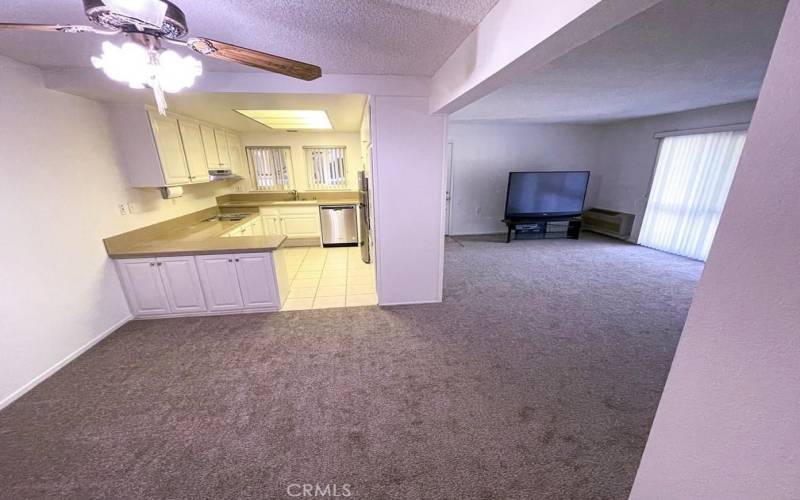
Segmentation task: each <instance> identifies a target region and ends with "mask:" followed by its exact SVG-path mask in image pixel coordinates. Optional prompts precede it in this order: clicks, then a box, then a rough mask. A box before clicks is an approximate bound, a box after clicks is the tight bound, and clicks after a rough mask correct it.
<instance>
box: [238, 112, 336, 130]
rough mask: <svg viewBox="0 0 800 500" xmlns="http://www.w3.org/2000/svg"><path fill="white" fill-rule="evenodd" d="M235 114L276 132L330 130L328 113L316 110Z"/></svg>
mask: <svg viewBox="0 0 800 500" xmlns="http://www.w3.org/2000/svg"><path fill="white" fill-rule="evenodd" d="M236 112H237V113H241V114H243V115H244V116H246V117H248V118H250V119H251V120H255V121H257V122H258V123H260V124H262V125H266V126H267V127H269V128H273V129H278V130H299V129H303V130H313V129H317V130H330V129H332V128H333V126H332V125H331V121H330V119H329V118H328V113H326V112H325V111H323V110H317V109H237V110H236Z"/></svg>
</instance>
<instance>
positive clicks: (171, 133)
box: [149, 113, 190, 185]
mask: <svg viewBox="0 0 800 500" xmlns="http://www.w3.org/2000/svg"><path fill="white" fill-rule="evenodd" d="M149 115H150V124H151V126H152V127H153V137H155V140H156V149H157V150H158V158H159V160H160V161H161V170H162V171H163V172H164V184H166V185H176V184H188V183H189V182H190V179H189V169H188V167H187V166H186V156H185V155H184V152H183V140H182V139H181V131H180V127H179V126H178V119H177V118H175V117H173V116H161V115H159V114H157V113H149Z"/></svg>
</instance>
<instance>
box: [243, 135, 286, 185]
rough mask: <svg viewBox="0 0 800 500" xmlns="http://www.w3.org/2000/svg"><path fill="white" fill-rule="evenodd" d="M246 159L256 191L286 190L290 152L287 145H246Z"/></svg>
mask: <svg viewBox="0 0 800 500" xmlns="http://www.w3.org/2000/svg"><path fill="white" fill-rule="evenodd" d="M247 159H248V161H249V163H250V173H251V174H252V176H253V188H255V190H256V191H288V190H289V189H290V187H291V186H290V184H291V179H290V178H289V171H290V170H291V169H292V154H291V151H290V150H289V148H288V147H262V146H259V147H248V148H247Z"/></svg>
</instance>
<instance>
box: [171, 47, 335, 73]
mask: <svg viewBox="0 0 800 500" xmlns="http://www.w3.org/2000/svg"><path fill="white" fill-rule="evenodd" d="M186 45H187V46H188V47H189V48H191V49H192V50H195V51H196V52H199V53H201V54H203V55H204V56H209V57H215V58H217V59H223V60H225V61H231V62H236V63H239V64H244V65H247V66H252V67H253V68H259V69H263V70H266V71H272V72H273V73H280V74H282V75H286V76H291V77H293V78H299V79H301V80H316V79H317V78H319V77H320V76H322V70H321V69H320V67H319V66H314V65H313V64H307V63H304V62H300V61H295V60H292V59H287V58H285V57H280V56H274V55H272V54H266V53H264V52H258V51H256V50H251V49H246V48H244V47H239V46H237V45H232V44H230V43H225V42H218V41H216V40H210V39H208V38H190V39H188V40H187V41H186Z"/></svg>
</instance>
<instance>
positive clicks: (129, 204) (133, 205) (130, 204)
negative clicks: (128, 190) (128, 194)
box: [128, 202, 136, 214]
mask: <svg viewBox="0 0 800 500" xmlns="http://www.w3.org/2000/svg"><path fill="white" fill-rule="evenodd" d="M135 208H136V205H135V204H133V203H131V202H128V214H132V213H134V212H135Z"/></svg>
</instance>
